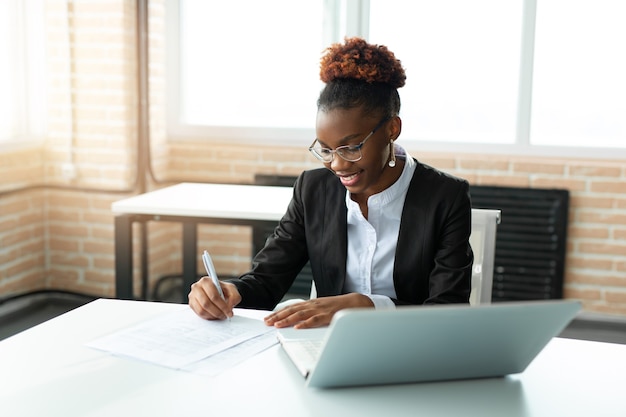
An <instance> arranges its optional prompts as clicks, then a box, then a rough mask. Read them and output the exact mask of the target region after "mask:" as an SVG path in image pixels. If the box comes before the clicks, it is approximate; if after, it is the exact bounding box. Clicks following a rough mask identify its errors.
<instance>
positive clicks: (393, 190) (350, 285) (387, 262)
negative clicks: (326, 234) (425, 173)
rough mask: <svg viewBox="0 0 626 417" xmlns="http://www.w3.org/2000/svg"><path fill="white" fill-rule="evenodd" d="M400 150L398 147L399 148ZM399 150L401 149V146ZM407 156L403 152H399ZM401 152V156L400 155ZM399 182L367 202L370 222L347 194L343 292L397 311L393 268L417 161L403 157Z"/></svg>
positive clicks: (377, 305)
mask: <svg viewBox="0 0 626 417" xmlns="http://www.w3.org/2000/svg"><path fill="white" fill-rule="evenodd" d="M396 146H398V145H396ZM398 147H399V146H398ZM399 151H400V152H401V153H404V152H403V151H404V150H403V149H399ZM400 152H399V153H400ZM404 154H405V155H402V156H401V157H405V158H406V160H405V164H404V168H403V170H402V174H401V175H400V178H398V180H397V181H396V182H395V183H393V184H392V185H391V187H389V188H387V189H386V190H384V191H382V192H380V193H378V194H375V195H373V196H371V197H370V198H369V199H368V201H367V209H368V218H367V219H366V218H365V217H364V216H363V213H361V209H360V208H359V205H358V203H356V202H354V201H353V200H352V199H351V198H350V192H349V191H348V192H347V193H346V205H347V207H348V219H347V220H348V259H347V264H346V269H347V270H346V282H345V284H344V291H345V292H347V293H350V292H356V293H360V294H364V295H367V296H368V297H370V299H371V300H372V302H373V303H374V305H375V307H376V308H394V307H395V305H394V303H393V301H391V298H396V291H395V288H394V285H393V266H394V259H395V253H396V246H397V243H398V232H399V231H400V219H401V217H402V209H403V207H404V200H405V198H406V193H407V190H408V188H409V183H410V182H411V179H412V178H413V173H414V172H415V165H416V164H415V161H414V160H413V158H411V156H410V155H408V154H406V153H404Z"/></svg>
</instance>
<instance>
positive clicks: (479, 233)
mask: <svg viewBox="0 0 626 417" xmlns="http://www.w3.org/2000/svg"><path fill="white" fill-rule="evenodd" d="M498 224H500V210H492V209H472V233H471V235H470V245H472V250H473V251H474V266H473V268H472V291H471V293H470V304H472V305H476V304H488V303H491V288H492V286H493V263H494V256H495V252H496V229H497V226H498Z"/></svg>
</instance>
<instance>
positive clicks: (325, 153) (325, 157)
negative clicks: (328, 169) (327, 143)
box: [309, 146, 333, 162]
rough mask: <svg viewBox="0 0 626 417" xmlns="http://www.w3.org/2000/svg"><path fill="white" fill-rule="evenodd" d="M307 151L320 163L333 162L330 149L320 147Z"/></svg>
mask: <svg viewBox="0 0 626 417" xmlns="http://www.w3.org/2000/svg"><path fill="white" fill-rule="evenodd" d="M309 151H311V153H312V154H313V156H315V157H316V158H317V159H319V160H321V161H324V162H330V161H332V160H333V152H332V151H331V150H330V149H327V148H322V147H321V146H315V147H312V148H309Z"/></svg>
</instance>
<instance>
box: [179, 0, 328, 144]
mask: <svg viewBox="0 0 626 417" xmlns="http://www.w3.org/2000/svg"><path fill="white" fill-rule="evenodd" d="M178 5H179V7H178V14H179V19H180V20H179V21H180V22H181V23H180V27H179V32H178V35H179V36H180V42H179V45H180V49H179V51H178V52H179V60H180V61H179V62H180V66H179V68H178V74H179V81H180V83H179V84H178V102H179V106H178V109H177V110H178V114H176V115H175V117H174V120H173V122H174V123H173V124H174V126H178V127H185V126H187V127H188V126H212V127H213V131H212V133H213V134H217V135H220V136H222V137H230V136H232V135H234V136H237V135H247V136H249V137H253V138H255V139H259V138H263V136H264V135H265V134H266V133H265V132H268V129H272V130H273V131H277V130H280V129H282V130H283V131H287V132H289V133H288V134H293V133H294V132H297V131H298V130H302V129H304V130H306V132H307V133H309V134H308V135H307V136H306V137H310V128H311V126H313V125H314V123H315V113H316V100H317V96H318V95H319V91H320V89H321V88H322V83H321V81H319V57H320V55H321V52H322V50H323V49H324V48H325V47H326V46H327V43H329V41H325V39H324V31H323V29H324V28H323V22H324V2H320V1H306V2H299V1H292V0H271V1H267V2H260V1H258V0H232V1H204V0H181V1H180V2H179V3H178ZM182 22H184V23H182ZM187 131H188V132H189V130H187Z"/></svg>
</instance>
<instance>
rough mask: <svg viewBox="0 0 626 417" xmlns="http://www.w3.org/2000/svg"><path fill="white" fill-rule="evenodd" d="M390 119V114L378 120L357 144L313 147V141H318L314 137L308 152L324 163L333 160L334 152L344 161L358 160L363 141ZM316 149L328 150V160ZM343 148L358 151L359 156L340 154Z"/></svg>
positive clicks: (361, 157) (361, 156)
mask: <svg viewBox="0 0 626 417" xmlns="http://www.w3.org/2000/svg"><path fill="white" fill-rule="evenodd" d="M390 119H391V116H387V117H385V118H383V119H382V120H381V121H380V122H378V124H377V125H376V126H374V129H372V131H371V132H370V133H369V134H368V135H367V136H366V137H365V139H363V141H361V143H359V144H358V145H343V146H339V147H337V148H336V149H329V148H324V147H320V148H315V146H314V145H315V142H319V141H318V140H317V138H315V140H313V143H311V146H309V152H311V154H313V156H314V157H316V158H317V159H319V160H320V161H322V162H324V163H326V164H329V163H331V162H333V160H334V159H335V154H337V155H339V156H340V157H341V159H343V160H344V161H348V162H358V161H360V160H361V159H363V151H361V148H362V147H363V145H365V142H367V140H368V139H369V138H371V137H372V135H373V134H374V133H376V131H377V130H378V129H380V128H381V127H382V126H383V125H384V124H385V123H387V122H388V121H389V120H390ZM318 149H325V150H326V151H328V154H329V155H330V159H329V160H326V159H324V157H323V156H322V155H320V154H319V153H317V150H318ZM344 150H350V151H351V152H354V151H359V157H358V158H356V159H348V158H346V157H345V156H343V155H342V154H341V153H342V152H343V151H344Z"/></svg>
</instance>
